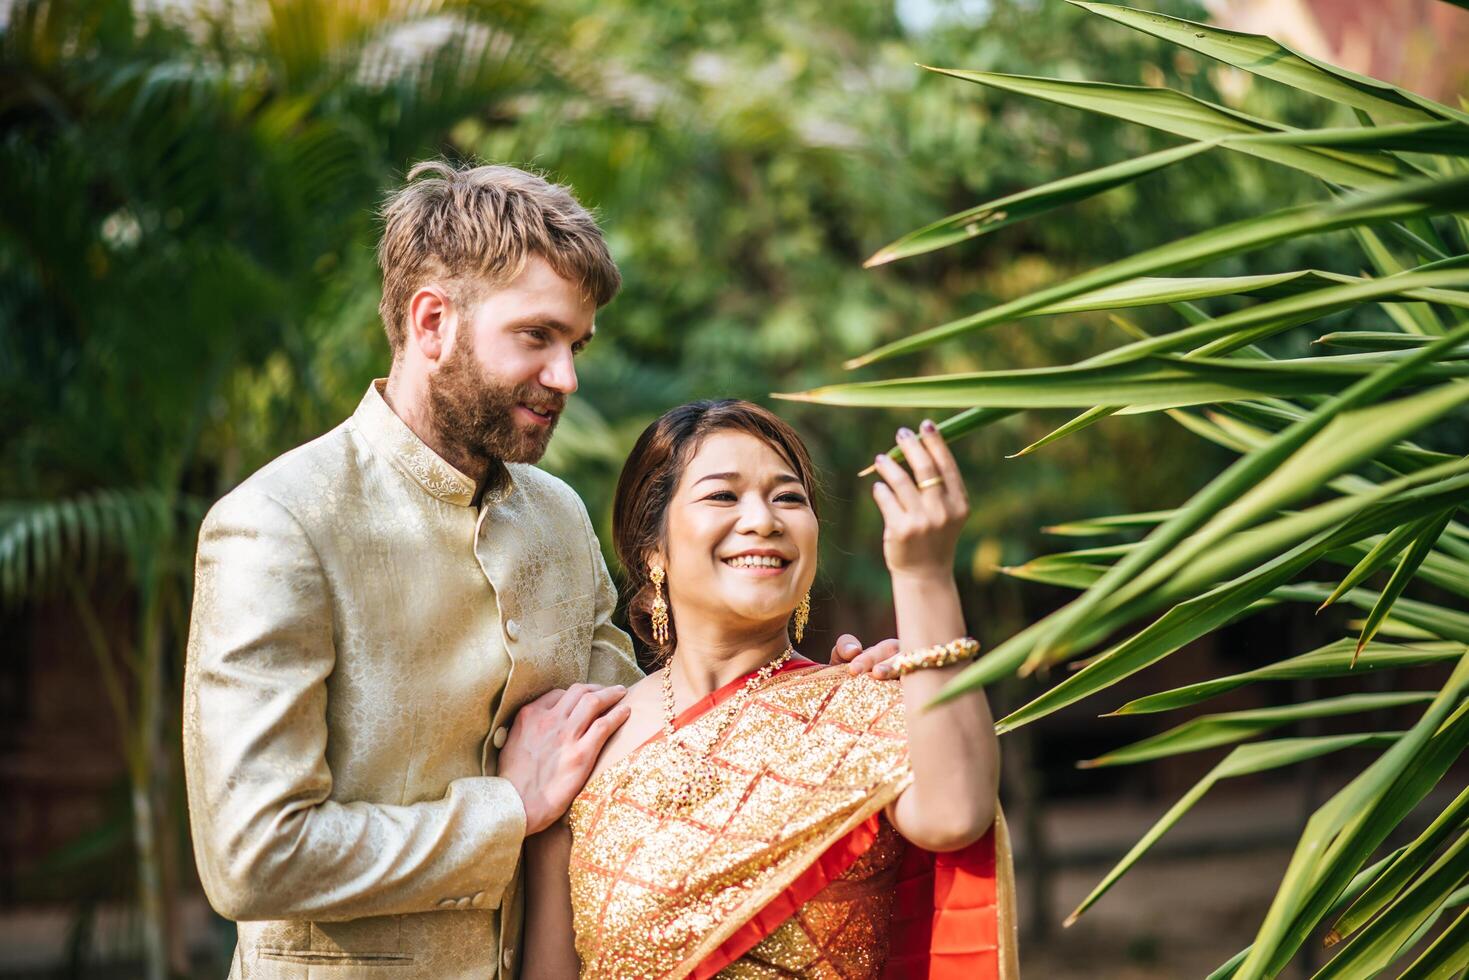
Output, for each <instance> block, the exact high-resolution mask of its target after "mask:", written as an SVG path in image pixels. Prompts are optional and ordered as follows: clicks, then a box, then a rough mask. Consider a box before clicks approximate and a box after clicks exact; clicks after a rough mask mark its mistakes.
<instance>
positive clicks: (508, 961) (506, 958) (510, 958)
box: [500, 946, 515, 970]
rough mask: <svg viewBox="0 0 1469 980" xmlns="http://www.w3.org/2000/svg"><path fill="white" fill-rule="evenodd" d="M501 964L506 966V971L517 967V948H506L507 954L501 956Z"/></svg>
mask: <svg viewBox="0 0 1469 980" xmlns="http://www.w3.org/2000/svg"><path fill="white" fill-rule="evenodd" d="M500 962H501V963H504V964H505V969H507V970H508V969H510V968H511V967H512V966H514V965H515V947H514V946H506V947H505V952H503V953H501V954H500Z"/></svg>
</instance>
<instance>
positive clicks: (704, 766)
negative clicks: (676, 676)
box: [658, 646, 796, 810]
mask: <svg viewBox="0 0 1469 980" xmlns="http://www.w3.org/2000/svg"><path fill="white" fill-rule="evenodd" d="M795 654H796V651H795V649H794V648H792V647H789V646H788V647H786V648H785V652H784V653H782V654H781V655H780V656H779V657H776V658H775V659H774V660H772V661H770V663H768V664H766V665H765V666H764V667H761V668H760V669H759V670H757V671H755V673H753V674H751V675H750V677H749V679H748V680H746V681H745V686H744V687H742V688H740V689H739V691H737V692H736V693H735V695H734V697H732V698H730V704H729V707H728V708H727V709H726V711H725V716H724V721H723V722H721V723H720V726H719V729H718V731H716V732H715V733H714V735H713V736H712V737H711V738H710V739H709V741H708V742H707V743H706V744H705V746H704V748H703V749H695V748H694V747H693V746H691V745H689V744H688V743H686V742H684V741H683V740H681V739H680V740H679V741H678V744H679V745H681V746H682V747H683V748H685V749H688V750H689V751H691V752H695V753H696V754H697V756H698V759H697V762H696V763H695V765H696V769H695V771H694V775H693V777H692V778H691V779H689V780H687V781H683V782H678V783H676V784H673V785H665V786H664V788H663V789H662V790H661V791H660V792H659V793H658V805H659V809H673V810H687V809H689V808H690V807H692V806H694V805H695V804H698V803H702V802H703V801H704V800H707V799H709V797H711V796H713V795H714V794H715V793H717V792H719V787H720V783H721V782H722V780H721V778H720V774H719V767H718V766H716V765H715V764H714V760H712V759H710V758H709V753H710V752H711V751H713V749H714V746H715V745H717V744H719V740H720V739H721V738H723V737H724V733H725V731H726V730H727V729H728V728H729V726H730V725H731V724H733V723H734V720H735V718H737V717H739V714H740V709H741V708H743V707H744V704H745V702H746V701H748V700H750V695H751V694H752V693H753V692H754V690H755V688H757V687H759V686H760V685H762V684H764V683H765V682H766V681H768V680H770V678H771V676H772V675H774V674H775V672H776V671H777V670H780V668H781V667H783V666H784V665H785V663H786V661H788V660H790V659H791V657H793V656H795ZM674 717H675V715H674V710H673V661H672V658H670V659H669V662H668V663H667V664H665V665H664V667H663V733H664V734H665V735H666V736H667V737H668V738H669V739H670V740H672V739H673V735H674V727H673V719H674Z"/></svg>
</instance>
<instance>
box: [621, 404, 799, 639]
mask: <svg viewBox="0 0 1469 980" xmlns="http://www.w3.org/2000/svg"><path fill="white" fill-rule="evenodd" d="M730 430H733V431H737V432H748V433H749V434H750V435H752V436H754V437H755V438H757V439H759V440H761V441H763V442H764V443H766V444H767V445H769V446H770V448H772V449H774V450H775V451H776V452H777V453H779V454H780V456H781V457H782V458H783V459H784V460H785V461H786V463H787V464H789V465H790V467H791V471H792V472H793V473H794V474H795V476H796V478H797V479H799V480H800V481H801V486H802V487H804V488H805V490H806V496H807V499H809V500H810V501H811V509H812V510H813V511H815V510H816V470H815V467H813V466H812V465H811V455H810V454H809V453H807V452H806V446H805V444H804V443H802V442H801V437H800V436H798V435H796V430H795V429H792V428H791V427H790V426H789V425H787V424H786V423H785V422H783V421H781V420H780V419H779V418H778V417H777V416H776V415H775V414H774V413H772V412H770V411H769V410H768V409H764V408H761V407H760V406H759V405H756V404H754V403H752V402H747V401H740V400H738V399H734V398H728V399H725V400H723V401H699V402H690V403H689V404H687V405H680V406H679V407H677V408H674V409H671V410H669V411H668V412H665V413H664V414H663V415H662V416H661V417H659V418H658V420H657V421H655V422H654V423H653V424H652V425H650V426H648V427H647V428H646V429H644V430H643V434H642V435H641V436H639V437H638V441H637V445H635V446H633V450H632V454H631V455H629V456H628V458H627V462H626V463H625V464H623V467H622V475H621V476H620V477H618V479H617V496H616V497H615V498H614V500H613V504H612V541H613V544H614V546H615V547H616V548H617V557H618V560H620V561H621V562H622V568H623V574H624V581H623V585H624V591H625V594H626V595H627V620H628V625H629V626H631V627H632V631H633V633H635V634H636V635H637V637H638V639H640V640H642V641H643V642H644V643H645V644H647V646H648V649H649V650H650V651H652V653H653V657H654V660H655V662H656V661H657V660H661V659H662V658H664V657H666V656H667V655H668V653H669V652H670V651H671V650H672V649H673V645H674V643H675V642H676V640H677V636H676V633H675V630H676V629H677V626H678V624H677V623H671V624H670V626H669V639H668V642H667V643H666V644H660V643H657V642H655V641H654V639H653V627H652V624H651V621H650V619H651V609H652V605H653V583H652V580H651V579H650V578H649V577H648V562H647V556H648V555H649V554H650V553H652V552H654V551H658V550H661V548H662V545H663V539H664V532H665V531H666V529H667V527H668V502H669V500H670V499H672V497H673V491H674V490H675V489H676V488H677V487H678V481H679V479H680V478H681V477H682V476H683V471H684V468H685V467H686V466H687V465H688V462H689V460H690V459H692V458H693V456H694V452H695V450H697V449H698V447H699V443H700V442H701V441H703V439H704V437H705V436H707V435H709V434H710V433H711V432H726V431H730ZM664 587H665V588H667V583H665V584H664Z"/></svg>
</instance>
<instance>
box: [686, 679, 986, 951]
mask: <svg viewBox="0 0 1469 980" xmlns="http://www.w3.org/2000/svg"><path fill="white" fill-rule="evenodd" d="M810 666H813V663H812V661H809V660H806V659H804V658H801V659H795V658H793V659H792V660H791V661H789V662H788V663H786V664H785V665H784V666H783V667H782V669H781V671H780V672H781V673H784V672H785V671H786V670H793V669H798V668H802V667H810ZM743 684H744V679H743V678H741V679H740V680H738V681H736V682H734V683H731V684H728V685H726V686H725V687H723V688H721V689H719V690H718V691H715V692H713V693H712V694H710V695H709V696H708V697H705V698H703V699H702V700H700V701H699V702H698V703H696V704H693V705H690V706H689V708H688V709H687V710H685V711H684V712H682V713H681V714H680V715H679V717H678V718H677V719H676V720H675V722H674V725H675V727H676V728H681V727H683V726H684V725H686V724H688V723H690V722H692V721H694V720H696V719H697V718H698V717H699V716H700V715H702V714H703V713H704V712H705V711H708V710H709V709H710V708H713V707H714V706H715V705H717V704H719V703H720V702H721V701H723V700H724V699H725V698H727V697H730V696H732V695H733V694H734V693H735V692H736V691H738V690H739V689H740V688H741V687H742V686H743ZM880 819H881V814H880V813H875V814H873V815H872V816H870V817H868V818H867V820H866V821H864V822H863V823H861V824H860V825H858V826H857V827H856V828H855V829H853V830H852V831H851V832H850V833H848V834H847V835H846V836H845V837H843V838H842V839H841V840H839V841H837V843H836V844H834V845H832V846H831V847H830V848H828V849H827V850H826V851H825V852H824V853H823V854H822V855H821V857H820V858H818V859H817V860H816V861H815V862H814V863H813V864H811V865H810V866H809V867H808V868H806V870H805V871H803V872H802V873H801V874H800V875H799V876H798V877H797V878H796V880H795V881H793V882H792V883H791V884H790V885H789V886H788V887H787V888H786V889H785V891H783V892H781V893H780V894H779V895H777V896H776V897H775V898H774V899H773V900H771V901H770V902H769V903H768V904H767V905H765V906H764V907H763V908H762V909H761V910H760V911H759V912H758V913H756V914H755V916H754V917H753V918H751V919H750V920H749V921H748V922H746V923H745V924H744V925H743V926H742V927H741V928H740V929H739V930H738V931H736V932H735V933H734V934H733V935H731V936H730V937H729V939H727V940H725V942H724V943H723V944H722V945H721V946H720V947H719V948H718V949H717V950H715V951H714V952H713V953H712V954H710V955H709V956H708V957H707V958H705V959H704V960H703V961H702V962H701V963H700V964H699V965H698V967H697V968H696V969H695V970H694V972H693V973H692V974H690V976H691V977H692V978H693V980H708V978H711V977H713V976H715V975H716V974H717V973H719V971H720V970H723V969H724V968H725V967H727V966H729V965H730V964H731V963H733V962H735V961H736V960H738V959H739V958H740V957H741V956H743V955H744V954H745V953H747V952H748V951H749V950H751V949H753V948H754V947H755V946H756V945H757V944H758V943H759V942H760V941H761V940H762V939H764V938H765V937H766V936H768V935H770V934H771V933H772V932H774V931H775V930H776V929H777V928H778V927H779V926H780V925H781V923H783V922H785V921H786V920H787V919H789V918H790V917H791V916H792V915H794V914H795V913H796V911H797V910H798V909H800V907H801V906H802V905H804V904H805V903H806V902H808V901H810V900H811V899H812V898H814V897H815V896H816V895H817V894H819V893H820V891H821V890H822V889H823V888H825V887H826V886H827V885H828V884H829V883H830V882H831V881H832V880H833V879H835V878H837V877H838V876H840V875H841V874H842V873H843V872H844V871H846V870H847V869H848V868H850V867H851V866H852V865H853V864H854V863H855V862H856V861H857V859H858V858H860V857H861V856H862V854H863V853H864V852H865V851H866V850H867V848H869V847H871V846H872V842H873V840H874V839H875V838H876V836H877V827H878V821H879V820H880ZM995 848H996V831H995V829H994V828H991V829H990V831H989V833H987V834H985V836H984V837H982V838H980V839H979V840H978V841H976V842H975V843H973V844H971V845H970V846H969V847H967V848H964V849H963V850H960V851H954V852H950V853H942V854H936V853H934V852H932V851H925V850H923V849H922V848H919V847H915V846H913V845H911V844H910V845H909V846H908V848H907V850H906V851H905V852H904V856H903V861H902V864H901V865H900V866H899V869H898V882H897V886H896V887H897V892H898V893H897V896H896V901H895V902H894V906H893V921H892V933H891V939H890V945H889V950H888V960H887V966H886V969H885V972H884V977H886V978H891V980H1001V978H1002V963H1003V960H1004V958H1003V956H1002V955H1001V954H1002V951H1001V942H1002V937H1003V935H1004V932H1005V925H1006V924H1005V923H1002V922H1001V921H1000V909H999V906H1000V895H999V876H998V874H997V862H996V850H995Z"/></svg>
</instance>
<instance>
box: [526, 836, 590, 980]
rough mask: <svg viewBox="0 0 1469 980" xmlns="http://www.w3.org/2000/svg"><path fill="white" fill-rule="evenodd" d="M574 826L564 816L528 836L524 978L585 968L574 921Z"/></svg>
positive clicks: (556, 979)
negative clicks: (579, 950) (572, 911)
mask: <svg viewBox="0 0 1469 980" xmlns="http://www.w3.org/2000/svg"><path fill="white" fill-rule="evenodd" d="M570 865H571V827H570V825H569V824H567V822H566V818H565V817H564V816H563V817H562V818H561V819H560V820H557V821H556V822H555V823H553V824H552V825H551V826H550V827H548V828H546V829H545V830H543V831H541V832H540V833H539V834H533V835H532V836H530V837H527V838H526V839H525V887H526V895H525V947H524V948H525V952H524V954H523V955H522V957H521V968H520V976H521V980H567V978H569V977H575V976H577V975H578V974H579V973H580V972H581V962H580V961H579V960H578V959H577V956H576V946H575V933H574V932H573V929H572V921H571V874H570Z"/></svg>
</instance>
